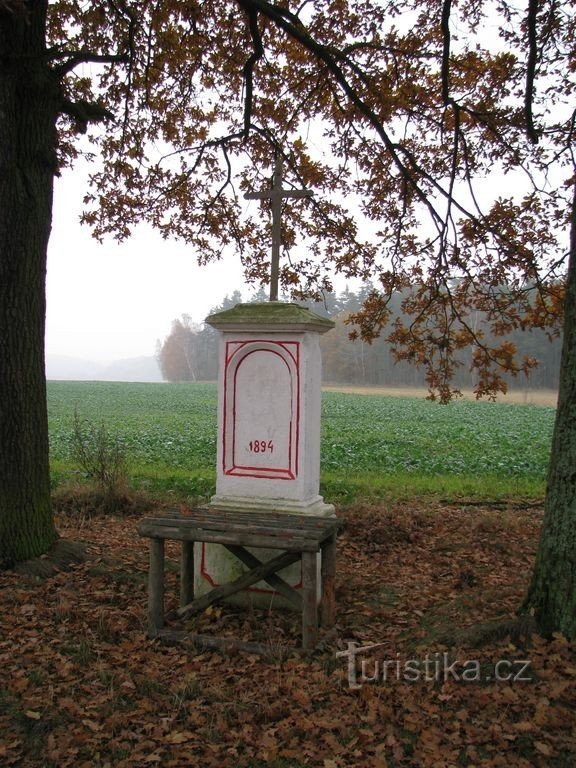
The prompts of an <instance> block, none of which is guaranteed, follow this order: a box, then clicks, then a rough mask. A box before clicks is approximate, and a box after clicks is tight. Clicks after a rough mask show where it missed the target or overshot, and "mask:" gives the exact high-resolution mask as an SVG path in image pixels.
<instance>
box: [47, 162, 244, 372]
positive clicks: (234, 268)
mask: <svg viewBox="0 0 576 768" xmlns="http://www.w3.org/2000/svg"><path fill="white" fill-rule="evenodd" d="M85 191H86V183H85V180H84V178H83V174H82V173H81V171H79V170H75V171H74V172H73V173H72V172H70V171H68V172H67V173H66V174H64V175H63V176H62V177H61V178H59V179H56V183H55V201H54V218H53V225H52V235H51V238H50V245H49V250H48V275H47V316H46V352H47V354H57V355H68V356H71V357H79V358H83V359H86V360H95V361H102V362H109V361H112V360H117V359H121V358H125V357H137V356H140V355H154V353H155V347H156V341H157V339H164V338H165V337H166V336H167V335H168V333H169V332H170V325H171V322H172V320H173V319H174V318H176V317H179V316H180V315H181V314H183V313H187V314H190V315H191V316H192V317H193V319H194V320H196V321H197V322H201V321H202V320H203V319H204V317H205V316H206V315H207V314H208V313H209V311H210V309H211V308H212V307H213V306H215V305H217V304H219V303H220V301H221V300H222V298H223V297H224V296H225V295H226V294H231V293H232V292H233V291H234V290H235V289H236V288H239V289H241V290H242V289H243V293H244V295H248V294H249V293H250V290H248V289H246V287H245V286H244V283H243V279H242V271H241V268H240V263H239V260H238V259H237V258H234V257H231V258H230V257H229V258H228V259H227V260H225V261H224V262H221V263H219V264H215V265H211V266H207V267H199V266H198V265H197V263H196V258H195V254H194V251H193V249H192V248H190V247H189V246H185V245H181V244H178V243H174V242H166V241H163V240H162V238H161V237H159V235H157V234H156V233H155V232H154V231H153V230H152V229H151V228H148V227H141V228H139V229H138V230H137V231H136V233H135V234H134V236H133V237H132V238H131V239H130V240H129V241H127V242H125V243H123V244H121V245H119V244H117V243H116V242H115V241H114V240H112V239H108V240H106V241H105V242H104V244H103V245H100V244H99V243H98V242H97V241H96V240H94V238H93V237H92V236H91V234H90V230H89V228H88V227H86V226H81V225H80V223H79V217H80V213H81V211H82V198H83V195H84V193H85Z"/></svg>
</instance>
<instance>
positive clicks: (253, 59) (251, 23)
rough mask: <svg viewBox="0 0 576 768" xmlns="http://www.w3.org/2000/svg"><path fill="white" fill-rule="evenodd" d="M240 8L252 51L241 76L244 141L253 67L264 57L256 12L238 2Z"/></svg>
mask: <svg viewBox="0 0 576 768" xmlns="http://www.w3.org/2000/svg"><path fill="white" fill-rule="evenodd" d="M240 6H241V7H242V8H243V9H244V11H245V12H246V15H247V16H248V28H249V30H250V37H251V39H252V46H253V48H254V51H253V53H252V55H251V56H250V57H249V58H248V59H247V61H246V63H245V64H244V69H243V72H242V74H243V75H244V87H245V89H246V90H245V94H244V141H246V140H247V139H248V134H249V132H250V123H251V122H252V100H253V95H254V67H255V66H256V63H257V62H258V61H259V60H260V59H261V58H262V56H264V46H263V45H262V37H261V36H260V30H259V29H258V11H256V10H255V9H254V8H250V7H249V6H248V4H246V3H244V2H242V0H240Z"/></svg>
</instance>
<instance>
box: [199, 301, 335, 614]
mask: <svg viewBox="0 0 576 768" xmlns="http://www.w3.org/2000/svg"><path fill="white" fill-rule="evenodd" d="M206 321H207V322H208V323H209V324H210V325H211V326H213V327H214V328H216V329H218V330H219V331H220V367H219V371H220V373H219V396H218V449H217V475H216V494H215V496H213V497H212V499H211V502H210V508H211V509H212V510H215V511H218V510H220V511H222V512H223V513H225V512H226V511H246V512H250V511H251V510H252V511H254V512H255V513H256V512H257V513H263V512H264V513H265V512H267V511H269V512H277V513H288V514H295V515H314V516H330V515H333V514H334V507H333V506H332V505H331V504H327V503H325V502H324V500H323V498H322V496H320V495H319V493H318V491H319V484H320V409H321V388H320V384H321V355H320V343H319V338H320V335H321V334H323V333H325V332H326V331H328V330H330V329H331V328H332V327H333V326H334V324H333V322H332V321H331V320H328V319H327V318H324V317H321V316H319V315H316V314H314V313H313V312H311V311H310V310H308V309H306V308H303V307H300V306H298V305H297V304H288V303H284V302H268V303H265V304H238V305H237V306H236V307H234V308H233V309H231V310H227V311H224V312H219V313H216V314H214V315H211V316H210V317H208V318H207V320H206ZM196 562H197V563H198V568H197V571H196V577H195V588H196V593H197V594H202V592H203V591H207V590H208V589H211V588H212V587H214V586H217V585H218V584H220V583H224V582H228V581H231V580H232V579H233V578H235V577H236V576H238V575H240V570H239V569H240V566H239V564H238V562H237V561H235V560H234V558H232V557H230V555H229V554H228V553H227V552H226V551H225V550H224V549H223V548H222V547H218V546H217V545H207V544H204V545H199V549H198V551H197V552H196ZM280 575H281V576H282V578H284V579H285V580H286V581H288V583H289V584H291V585H292V586H294V587H296V588H297V587H298V584H299V583H300V582H301V575H300V567H299V565H298V564H297V565H295V566H290V568H288V569H286V571H285V572H282V573H281V574H280ZM240 601H242V602H243V603H246V602H252V603H253V604H259V605H266V606H269V605H270V603H271V602H273V604H274V605H278V604H281V603H283V600H282V599H281V598H280V597H279V596H278V595H277V593H275V592H274V591H273V590H271V589H270V587H268V586H267V585H266V584H257V585H256V587H255V588H251V589H250V590H247V591H245V592H243V593H240V597H239V599H238V602H240Z"/></svg>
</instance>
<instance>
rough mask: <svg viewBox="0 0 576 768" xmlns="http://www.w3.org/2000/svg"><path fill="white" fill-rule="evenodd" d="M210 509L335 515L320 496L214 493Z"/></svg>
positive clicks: (329, 505)
mask: <svg viewBox="0 0 576 768" xmlns="http://www.w3.org/2000/svg"><path fill="white" fill-rule="evenodd" d="M210 507H211V509H216V510H222V512H226V511H236V512H244V511H246V512H278V513H282V514H288V515H311V516H314V517H332V516H334V515H335V509H334V505H333V504H327V503H326V502H325V501H324V499H323V498H322V496H312V497H311V498H309V499H304V500H300V499H268V498H259V497H257V496H223V495H218V494H217V495H216V496H212V498H211V499H210Z"/></svg>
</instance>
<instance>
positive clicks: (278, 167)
mask: <svg viewBox="0 0 576 768" xmlns="http://www.w3.org/2000/svg"><path fill="white" fill-rule="evenodd" d="M313 194H314V193H313V192H312V191H311V190H308V189H282V160H281V159H280V156H279V155H277V156H276V164H275V167H274V176H273V180H272V188H271V189H266V190H263V191H262V192H247V193H246V194H245V195H244V199H245V200H270V201H271V203H272V258H271V261H270V301H278V278H279V272H280V246H281V244H282V223H281V214H282V200H283V199H284V198H287V197H311V196H312V195H313Z"/></svg>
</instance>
